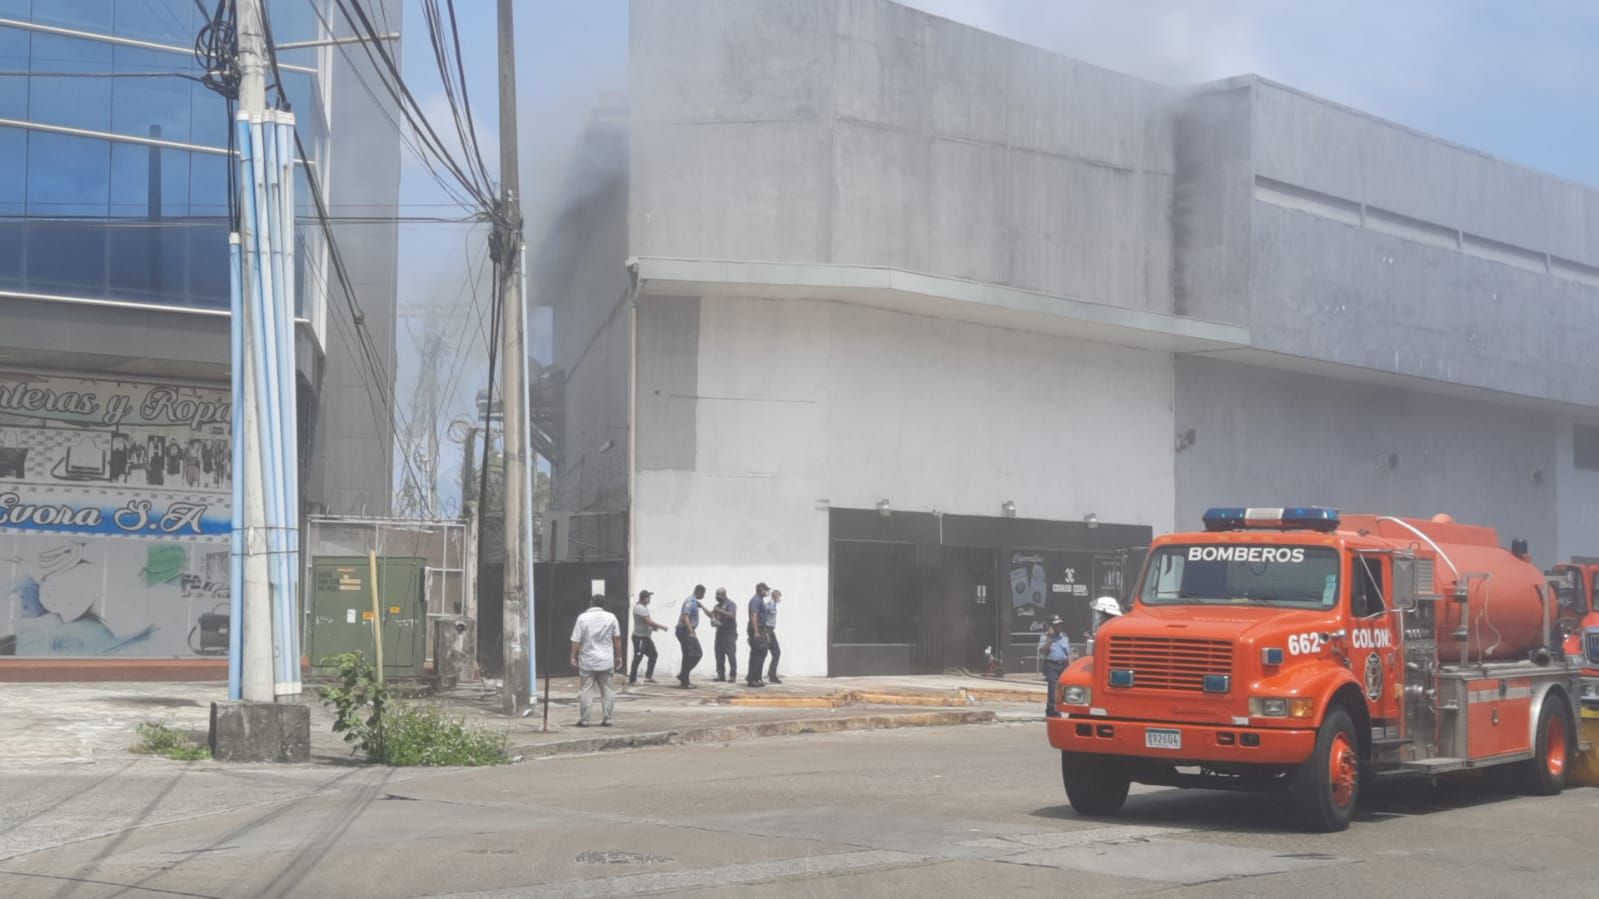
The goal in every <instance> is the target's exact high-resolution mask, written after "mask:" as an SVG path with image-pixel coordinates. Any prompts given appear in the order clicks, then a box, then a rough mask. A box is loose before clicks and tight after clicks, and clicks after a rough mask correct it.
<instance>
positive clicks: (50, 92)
mask: <svg viewBox="0 0 1599 899" xmlns="http://www.w3.org/2000/svg"><path fill="white" fill-rule="evenodd" d="M363 2H364V3H365V5H366V7H367V8H368V9H371V10H373V11H374V12H375V16H376V18H377V20H378V21H379V23H380V24H381V25H382V26H383V27H385V28H389V29H397V27H398V24H399V6H400V3H399V2H398V0H363ZM214 6H215V3H214V2H210V0H207V2H205V3H202V4H197V3H195V2H194V0H0V680H3V679H5V678H6V674H7V672H8V671H11V670H16V669H17V667H18V666H22V667H23V668H24V669H25V668H26V666H27V664H28V663H29V662H30V661H36V660H38V659H40V658H44V657H48V658H53V659H60V658H73V659H123V660H126V659H140V660H164V664H167V665H168V666H171V665H172V663H173V660H182V661H181V662H179V664H178V666H177V667H178V668H179V669H183V666H184V665H188V666H190V667H189V669H183V670H187V671H189V672H190V673H192V666H193V664H194V663H195V661H196V660H207V659H210V663H211V664H215V663H218V662H220V657H221V653H222V652H225V640H222V641H220V642H219V641H218V633H219V629H221V628H225V627H226V622H225V610H226V605H227V603H226V598H227V597H226V589H227V588H226V581H227V578H226V566H227V540H226V536H225V535H226V533H227V530H228V528H229V527H230V522H231V509H230V508H229V506H230V504H231V470H230V469H231V465H230V463H231V460H230V459H229V458H228V453H227V451H226V447H227V441H228V439H229V432H230V427H231V418H230V416H231V411H230V406H229V402H230V399H231V398H230V396H229V394H228V390H229V383H228V369H229V341H228V306H229V297H228V284H229V278H228V231H229V223H228V195H229V190H230V186H229V171H230V153H231V151H230V149H229V147H228V135H229V133H230V121H229V115H228V110H227V107H226V105H225V103H224V101H223V99H222V97H220V96H219V95H218V94H216V93H214V92H213V91H211V90H210V89H209V88H207V87H206V86H204V85H203V84H201V83H199V80H198V76H200V75H201V74H203V70H202V68H201V64H200V63H199V62H197V61H196V57H195V52H194V47H195V42H196V36H197V35H198V33H199V32H200V31H201V29H202V27H203V26H204V25H205V24H206V20H207V17H206V15H205V14H204V11H203V10H202V7H207V8H210V7H214ZM331 7H332V4H331V3H329V2H327V0H267V2H266V12H267V18H268V23H269V26H270V29H271V32H272V38H273V40H274V42H275V43H276V44H278V45H285V44H290V45H292V44H295V43H304V42H311V41H317V40H319V39H324V38H327V37H330V36H332V35H331V34H330V33H329V32H330V29H337V27H338V26H337V25H336V24H335V23H336V22H342V20H338V19H336V18H335V15H334V13H333V12H332V11H331ZM347 31H348V29H344V31H343V32H341V33H347ZM278 62H279V66H278V69H279V74H280V77H281V82H282V90H283V93H284V95H286V97H287V98H288V100H289V101H290V104H291V106H292V110H293V112H294V114H295V118H296V124H297V128H298V131H299V134H300V137H301V140H302V143H303V145H304V147H305V151H306V153H307V155H308V159H307V161H306V163H305V164H303V165H302V166H301V167H300V184H299V190H298V197H299V201H300V214H301V217H300V222H299V226H298V228H297V232H298V234H297V247H296V250H297V252H296V262H297V267H298V272H297V274H298V277H297V279H296V287H297V290H296V297H295V300H296V310H297V313H298V318H299V322H298V325H297V335H296V336H297V340H296V343H297V347H298V356H297V364H298V374H299V379H298V380H299V386H300V390H299V394H300V404H299V405H300V408H299V417H300V421H301V434H302V442H303V445H302V447H301V470H302V472H304V475H303V476H304V478H305V484H303V485H302V496H303V497H304V500H305V502H306V503H307V509H306V511H327V512H354V513H360V514H366V515H383V514H386V513H387V511H388V508H389V494H390V476H389V471H390V464H391V458H392V448H391V447H392V440H391V438H390V435H389V434H388V433H387V431H386V430H385V429H383V428H382V427H381V426H380V421H381V420H382V416H378V415H373V414H372V413H371V411H370V409H369V406H370V403H371V397H372V396H373V395H374V391H373V390H372V388H373V385H372V383H371V382H372V381H373V380H374V379H375V378H376V379H387V380H388V381H389V383H390V384H391V385H392V380H393V346H394V341H393V320H394V309H395V295H394V291H395V284H394V266H395V231H394V227H393V226H392V225H385V224H382V223H381V222H380V223H379V224H376V225H374V224H372V223H371V222H372V219H373V218H374V217H375V218H378V219H382V218H383V217H384V216H386V215H392V213H393V210H394V208H395V204H396V201H397V195H398V186H399V146H400V145H399V139H398V136H397V135H396V134H395V132H394V130H393V127H392V126H391V125H390V124H389V122H388V118H387V116H388V115H390V114H392V113H391V112H389V111H387V110H386V109H385V107H384V104H383V103H382V102H380V100H379V99H378V98H377V97H375V96H374V95H373V93H372V90H371V86H372V85H376V84H377V83H378V82H377V77H376V73H375V72H373V71H372V69H371V66H370V63H369V62H368V61H367V59H366V57H365V54H364V53H363V52H362V51H361V50H360V49H359V48H352V47H348V46H342V47H333V46H313V47H300V48H284V49H282V50H281V51H280V52H279V53H278ZM274 95H275V94H274V93H273V92H271V91H269V96H274ZM308 170H309V171H310V172H314V173H315V178H316V180H317V181H318V182H319V183H320V184H321V185H322V188H323V191H324V194H325V196H326V199H327V200H328V202H329V203H330V208H331V212H332V214H333V217H334V218H335V219H337V218H338V217H339V211H340V209H341V208H342V209H347V210H349V211H350V214H352V215H353V214H356V212H355V211H356V210H359V212H358V214H359V215H360V216H362V217H363V224H362V226H361V227H358V228H357V227H355V226H349V227H348V228H347V229H346V230H347V233H340V234H338V239H337V243H338V245H339V246H340V247H341V248H342V253H341V255H342V257H343V260H344V263H345V266H346V268H347V270H348V271H349V272H350V274H351V280H352V281H353V282H354V283H355V285H356V289H357V290H358V291H359V297H358V298H357V301H358V303H359V306H360V309H361V311H362V313H363V318H364V322H365V327H366V328H367V329H368V330H369V332H370V333H371V334H372V336H373V338H374V342H375V343H376V344H377V346H378V348H379V355H380V356H382V357H384V358H383V359H382V360H380V362H381V365H382V366H386V368H383V370H380V371H376V372H374V371H373V370H372V366H369V365H367V364H366V363H365V362H364V361H363V360H361V359H360V358H358V356H357V354H356V352H355V350H354V348H353V345H352V344H351V342H350V341H349V339H348V334H349V333H350V327H351V325H350V322H349V318H350V317H351V312H350V310H351V304H350V303H349V302H348V301H347V298H345V297H342V296H340V295H339V294H338V293H337V292H336V291H337V288H336V287H333V286H332V285H330V283H329V278H328V272H329V271H330V269H331V266H330V265H329V246H328V243H327V241H326V240H325V239H324V236H323V232H322V230H321V227H320V225H319V223H318V222H317V221H316V218H315V213H314V209H315V207H314V205H313V204H312V202H311V193H310V188H309V183H308V181H309V179H308V178H307V171H308ZM330 291H334V293H333V294H332V302H330V300H329V297H330ZM341 315H342V316H343V318H342V320H341V319H340V316H341ZM341 334H342V335H344V337H343V338H342V339H341V338H340V336H339V335H341ZM330 335H333V336H332V338H331V339H330ZM376 395H379V396H381V395H383V394H382V392H377V394H376ZM219 611H220V612H221V613H223V615H224V617H222V618H219ZM220 632H221V633H225V630H222V631H220ZM8 657H9V658H8ZM138 664H145V665H147V664H151V662H150V661H146V662H140V663H138ZM142 676H153V675H151V674H149V673H146V674H144V675H142Z"/></svg>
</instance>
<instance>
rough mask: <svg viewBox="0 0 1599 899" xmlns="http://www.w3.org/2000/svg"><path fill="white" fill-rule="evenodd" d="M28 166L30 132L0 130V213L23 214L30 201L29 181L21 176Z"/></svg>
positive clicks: (16, 129) (11, 129) (10, 129)
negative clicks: (24, 204)
mask: <svg viewBox="0 0 1599 899" xmlns="http://www.w3.org/2000/svg"><path fill="white" fill-rule="evenodd" d="M27 165H28V132H26V131H23V130H22V129H20V128H0V213H4V214H6V215H15V214H17V213H20V212H22V205H23V203H25V202H26V201H27V199H28V191H27V181H26V180H24V179H23V178H22V177H21V175H22V172H23V170H24V169H25V168H26V167H27Z"/></svg>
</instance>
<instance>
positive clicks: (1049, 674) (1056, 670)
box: [1044, 661, 1066, 717]
mask: <svg viewBox="0 0 1599 899" xmlns="http://www.w3.org/2000/svg"><path fill="white" fill-rule="evenodd" d="M1065 671H1066V663H1065V662H1050V661H1045V662H1044V683H1045V684H1046V685H1048V687H1049V693H1048V694H1047V695H1046V696H1045V697H1044V714H1045V715H1049V716H1051V717H1054V716H1055V715H1058V714H1060V712H1058V711H1056V709H1055V691H1056V690H1058V689H1060V686H1059V685H1060V676H1061V674H1062V673H1064V672H1065Z"/></svg>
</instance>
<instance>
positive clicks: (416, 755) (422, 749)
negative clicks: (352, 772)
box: [317, 652, 507, 767]
mask: <svg viewBox="0 0 1599 899" xmlns="http://www.w3.org/2000/svg"><path fill="white" fill-rule="evenodd" d="M324 664H327V665H329V666H330V667H333V668H334V669H336V671H337V675H336V679H335V681H334V682H333V683H332V684H329V685H328V686H325V687H321V688H319V689H318V690H317V693H318V695H319V696H321V698H322V702H323V703H325V704H327V705H329V706H332V707H333V710H334V721H333V732H334V733H337V734H342V735H343V736H344V740H345V742H347V743H349V744H351V745H352V746H354V747H355V750H356V751H357V752H360V753H362V754H363V755H365V756H366V758H367V761H369V762H376V763H378V764H380V765H396V766H411V765H428V766H461V767H475V766H479V765H498V764H501V763H503V762H506V761H507V759H506V756H505V747H506V735H505V734H504V733H503V732H498V731H494V730H490V729H487V728H480V727H471V726H468V725H467V724H466V722H465V721H464V720H462V719H460V718H456V717H451V716H449V715H447V714H445V713H444V712H443V711H442V710H440V709H438V708H436V707H433V706H428V705H418V704H412V703H405V702H401V701H399V700H397V699H395V698H394V695H393V692H394V691H393V689H392V688H391V687H389V686H388V685H387V684H384V683H381V682H379V681H378V679H377V672H376V671H375V670H374V669H373V668H372V663H371V662H369V661H368V660H367V658H366V656H365V655H364V654H362V653H358V652H348V653H344V654H343V655H339V656H335V657H333V658H330V659H328V660H326V662H325V663H324Z"/></svg>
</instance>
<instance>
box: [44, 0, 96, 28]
mask: <svg viewBox="0 0 1599 899" xmlns="http://www.w3.org/2000/svg"><path fill="white" fill-rule="evenodd" d="M33 21H35V22H40V23H43V24H46V25H65V26H66V27H68V28H78V29H81V30H83V31H98V32H100V33H101V34H110V33H111V22H112V2H111V0H40V2H36V3H34V4H33Z"/></svg>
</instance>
